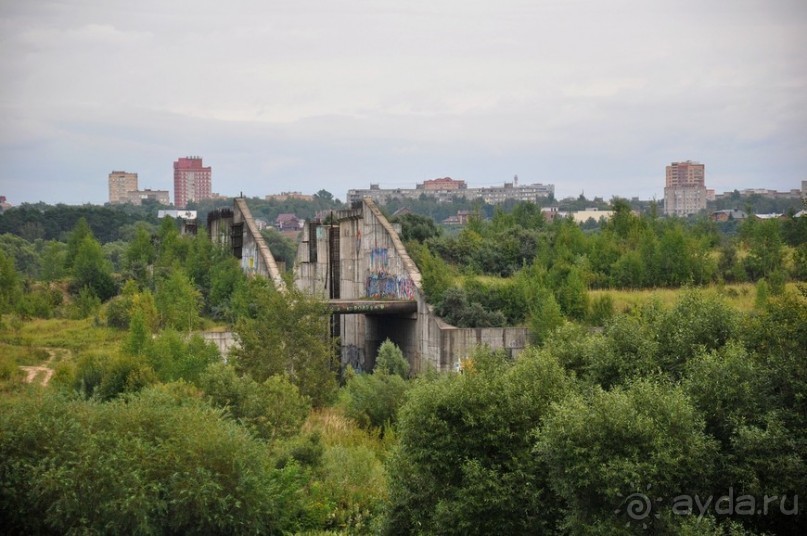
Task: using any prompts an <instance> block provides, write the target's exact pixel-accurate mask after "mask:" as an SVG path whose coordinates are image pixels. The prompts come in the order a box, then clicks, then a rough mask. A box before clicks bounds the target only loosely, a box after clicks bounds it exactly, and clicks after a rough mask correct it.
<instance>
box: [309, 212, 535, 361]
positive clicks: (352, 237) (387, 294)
mask: <svg viewBox="0 0 807 536" xmlns="http://www.w3.org/2000/svg"><path fill="white" fill-rule="evenodd" d="M334 220H335V221H333V222H331V223H328V224H323V223H318V222H312V221H308V222H306V223H305V227H304V230H303V240H302V242H301V243H300V246H299V248H298V251H297V260H296V262H295V268H294V282H295V285H296V286H297V288H300V289H302V290H305V291H306V292H310V293H312V294H316V295H318V296H321V297H323V298H326V299H328V298H336V299H356V300H359V299H395V300H407V301H416V302H417V313H415V314H396V315H387V314H377V315H373V314H353V315H342V316H341V317H340V331H339V334H340V340H341V346H342V364H343V365H348V364H349V365H351V366H352V367H353V368H356V369H358V370H364V371H368V370H371V369H372V367H373V366H374V364H375V356H376V354H377V351H378V347H379V345H380V344H381V343H382V342H383V341H384V340H386V339H387V338H389V339H391V340H392V341H393V342H394V343H395V344H397V345H398V346H399V347H400V348H401V349H402V350H403V352H404V355H405V356H406V357H407V359H408V360H409V363H410V366H411V368H412V371H413V372H414V373H419V372H422V371H425V370H427V369H436V370H442V371H450V370H457V368H458V367H459V362H460V360H461V359H464V358H465V357H467V356H468V355H470V354H471V353H472V352H473V350H474V348H476V346H478V345H488V346H490V347H491V348H505V349H506V350H507V351H508V352H509V353H510V354H511V355H513V356H516V355H517V354H518V353H519V352H520V351H521V350H522V349H523V348H524V347H525V346H526V342H527V330H526V328H457V327H454V326H451V325H449V324H446V323H445V322H443V321H442V320H441V319H439V318H438V317H437V316H436V315H435V314H434V313H433V311H432V308H431V307H430V306H429V304H428V303H427V302H426V298H425V295H424V294H423V290H422V286H421V274H420V271H419V270H418V268H417V266H416V265H415V263H414V262H413V261H412V259H411V258H410V257H409V254H408V253H407V251H406V248H405V247H404V245H403V243H402V242H401V240H400V237H399V236H398V233H397V232H396V230H395V229H394V228H393V226H392V225H391V224H390V223H389V222H388V221H387V219H386V218H385V217H384V216H383V214H382V213H381V211H380V210H379V209H378V207H376V205H375V203H374V202H373V201H372V200H369V199H365V200H364V201H363V202H362V204H361V206H360V207H357V208H355V209H352V210H346V211H340V212H337V213H334ZM332 233H338V235H339V237H338V238H339V252H338V256H339V277H338V281H339V285H338V293H337V292H335V290H336V288H335V285H333V284H332V282H333V280H334V279H335V278H334V275H333V274H332V273H331V269H332V268H331V265H330V263H329V260H330V259H331V257H332V254H331V252H330V247H331V244H334V243H335V242H334V241H333V240H331V235H332ZM312 243H313V244H314V246H312ZM314 257H315V258H314Z"/></svg>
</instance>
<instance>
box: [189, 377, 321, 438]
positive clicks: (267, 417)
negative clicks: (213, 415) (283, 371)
mask: <svg viewBox="0 0 807 536" xmlns="http://www.w3.org/2000/svg"><path fill="white" fill-rule="evenodd" d="M199 386H200V387H201V388H202V390H203V391H204V393H205V396H206V397H207V399H208V400H209V401H210V403H211V404H212V405H213V406H214V407H217V408H222V409H224V410H225V411H227V413H228V414H229V415H230V416H231V417H232V418H233V419H235V420H237V421H238V422H240V423H242V424H244V425H245V426H247V427H249V428H250V429H251V430H253V431H254V432H255V433H256V434H257V435H258V436H260V437H262V438H264V439H267V440H274V439H280V438H287V437H291V436H293V435H295V434H296V433H298V432H299V431H300V426H302V424H303V421H305V418H306V417H307V416H308V412H309V410H310V409H311V404H310V402H309V400H308V398H306V397H305V396H303V395H301V394H300V391H299V389H297V387H296V386H295V385H293V384H292V383H291V382H289V381H288V379H286V378H284V377H283V376H279V375H275V376H271V377H269V378H267V379H266V381H264V382H263V383H258V382H256V381H255V380H253V379H252V378H250V377H249V376H239V375H238V374H237V373H236V371H235V369H234V368H233V367H232V366H231V365H225V364H224V363H215V364H212V365H210V366H209V367H207V370H205V372H204V373H203V374H202V375H201V377H200V378H199Z"/></svg>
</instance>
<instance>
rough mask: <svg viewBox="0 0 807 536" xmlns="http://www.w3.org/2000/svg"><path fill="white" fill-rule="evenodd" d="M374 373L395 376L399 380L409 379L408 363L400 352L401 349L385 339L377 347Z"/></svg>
mask: <svg viewBox="0 0 807 536" xmlns="http://www.w3.org/2000/svg"><path fill="white" fill-rule="evenodd" d="M373 370H374V371H375V372H383V373H384V374H395V375H398V376H400V377H401V378H404V379H406V378H407V377H409V362H408V361H407V360H406V358H405V357H404V355H403V352H401V349H400V348H398V346H397V345H396V344H395V343H394V342H392V341H391V340H389V339H387V340H385V341H384V342H382V343H381V346H379V347H378V357H376V360H375V368H374V369H373Z"/></svg>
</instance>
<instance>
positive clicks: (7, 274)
mask: <svg viewBox="0 0 807 536" xmlns="http://www.w3.org/2000/svg"><path fill="white" fill-rule="evenodd" d="M21 298H22V287H21V286H20V276H19V274H17V270H16V269H15V268H14V261H13V260H12V259H10V258H8V257H6V254H5V253H4V252H3V251H2V250H0V318H2V315H3V313H9V312H11V311H13V310H14V308H15V307H16V306H17V304H19V302H20V299H21Z"/></svg>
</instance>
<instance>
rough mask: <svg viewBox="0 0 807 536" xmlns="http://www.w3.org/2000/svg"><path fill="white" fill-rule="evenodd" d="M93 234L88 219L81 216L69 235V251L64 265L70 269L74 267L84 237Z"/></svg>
mask: <svg viewBox="0 0 807 536" xmlns="http://www.w3.org/2000/svg"><path fill="white" fill-rule="evenodd" d="M92 236H93V234H92V231H91V230H90V226H89V225H88V224H87V219H86V218H85V217H84V216H82V217H80V218H79V219H78V221H77V222H76V224H75V226H74V227H73V229H72V230H71V231H70V234H69V235H68V237H67V252H66V254H65V258H64V266H65V268H66V269H68V270H70V269H72V268H73V262H74V261H75V258H76V256H77V255H78V252H79V249H80V248H81V245H82V243H83V242H84V239H85V238H87V237H92Z"/></svg>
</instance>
